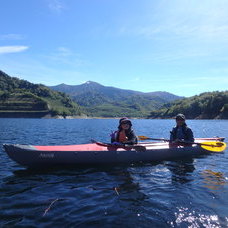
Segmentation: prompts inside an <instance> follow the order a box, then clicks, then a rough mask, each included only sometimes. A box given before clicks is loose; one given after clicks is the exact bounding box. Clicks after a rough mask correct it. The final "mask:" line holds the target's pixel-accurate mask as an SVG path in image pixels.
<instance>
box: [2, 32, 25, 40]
mask: <svg viewBox="0 0 228 228" xmlns="http://www.w3.org/2000/svg"><path fill="white" fill-rule="evenodd" d="M23 39H25V36H23V35H21V34H14V33H10V34H2V35H0V40H23Z"/></svg>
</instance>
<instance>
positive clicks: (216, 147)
mask: <svg viewBox="0 0 228 228" xmlns="http://www.w3.org/2000/svg"><path fill="white" fill-rule="evenodd" d="M197 144H198V143H197ZM199 145H200V146H201V147H202V148H203V149H205V150H209V151H213V152H222V151H224V150H225V149H226V143H224V142H213V141H210V142H203V143H199Z"/></svg>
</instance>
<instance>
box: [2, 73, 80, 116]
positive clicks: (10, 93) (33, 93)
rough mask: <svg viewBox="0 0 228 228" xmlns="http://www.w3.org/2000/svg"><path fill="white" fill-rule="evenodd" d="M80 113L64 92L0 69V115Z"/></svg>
mask: <svg viewBox="0 0 228 228" xmlns="http://www.w3.org/2000/svg"><path fill="white" fill-rule="evenodd" d="M45 115H50V116H55V115H62V116H68V115H81V110H80V107H79V106H78V105H77V104H76V103H75V102H73V101H72V100H71V98H70V97H69V96H67V95H66V94H64V93H61V92H57V91H53V90H51V89H50V88H48V87H46V86H44V85H41V84H39V85H38V84H33V83H30V82H28V81H25V80H20V79H18V78H15V77H10V76H9V75H7V74H6V73H4V72H3V71H0V116H1V117H14V116H15V117H43V116H45Z"/></svg>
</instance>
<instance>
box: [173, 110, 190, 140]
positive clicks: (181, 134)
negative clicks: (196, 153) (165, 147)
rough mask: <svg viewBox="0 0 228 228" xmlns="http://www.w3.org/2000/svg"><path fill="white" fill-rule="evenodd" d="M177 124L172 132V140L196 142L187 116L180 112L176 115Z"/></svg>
mask: <svg viewBox="0 0 228 228" xmlns="http://www.w3.org/2000/svg"><path fill="white" fill-rule="evenodd" d="M175 119H176V126H175V127H174V128H173V129H172V131H171V132H170V142H181V141H187V142H194V136H193V132H192V130H191V128H190V127H188V126H187V124H186V122H185V116H184V115H183V114H181V113H180V114H178V115H177V116H176V118H175Z"/></svg>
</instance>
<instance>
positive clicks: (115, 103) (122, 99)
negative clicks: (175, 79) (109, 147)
mask: <svg viewBox="0 0 228 228" xmlns="http://www.w3.org/2000/svg"><path fill="white" fill-rule="evenodd" d="M50 88H52V89H54V90H57V91H61V92H65V93H67V94H69V95H70V96H71V98H72V99H73V100H74V101H75V102H76V103H78V104H79V105H81V106H82V107H83V108H84V109H85V110H86V111H87V113H88V114H89V115H90V116H94V117H120V116H129V117H139V118H145V117H146V116H147V115H149V113H150V111H151V110H155V109H157V108H160V107H161V106H162V105H163V104H165V103H167V102H170V101H174V100H177V99H180V98H182V97H179V96H176V95H174V94H170V93H167V92H151V93H143V92H139V91H133V90H125V89H119V88H115V87H110V86H103V85H101V84H99V83H97V82H92V81H88V82H86V83H84V84H81V85H74V86H73V85H65V84H61V85H58V86H51V87H50Z"/></svg>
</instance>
